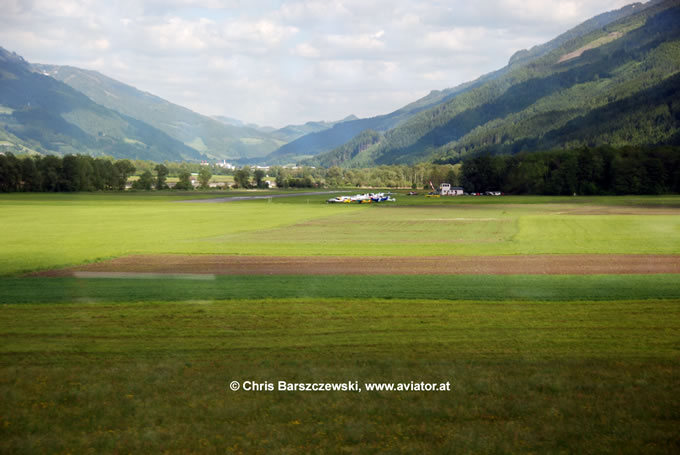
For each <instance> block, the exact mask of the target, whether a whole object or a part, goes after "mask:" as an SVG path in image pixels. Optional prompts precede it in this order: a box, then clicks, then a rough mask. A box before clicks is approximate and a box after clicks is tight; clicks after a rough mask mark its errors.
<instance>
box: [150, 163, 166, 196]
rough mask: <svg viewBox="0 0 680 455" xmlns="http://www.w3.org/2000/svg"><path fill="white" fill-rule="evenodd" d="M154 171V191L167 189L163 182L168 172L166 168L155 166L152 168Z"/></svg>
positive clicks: (160, 165)
mask: <svg viewBox="0 0 680 455" xmlns="http://www.w3.org/2000/svg"><path fill="white" fill-rule="evenodd" d="M153 169H154V171H156V189H157V190H164V189H166V188H167V187H168V185H167V184H166V183H165V180H166V179H167V177H168V173H169V172H170V171H169V170H168V168H167V167H165V166H164V165H162V164H158V165H156V167H154V168H153Z"/></svg>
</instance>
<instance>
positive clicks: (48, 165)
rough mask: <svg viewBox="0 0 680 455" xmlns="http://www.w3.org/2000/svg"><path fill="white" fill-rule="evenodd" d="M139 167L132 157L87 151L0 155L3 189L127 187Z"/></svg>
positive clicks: (5, 191)
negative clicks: (96, 155)
mask: <svg viewBox="0 0 680 455" xmlns="http://www.w3.org/2000/svg"><path fill="white" fill-rule="evenodd" d="M134 172H135V167H134V166H133V165H132V163H130V161H128V160H121V161H117V162H115V163H114V162H112V161H111V160H110V159H108V158H92V157H91V156H86V155H66V156H65V157H63V158H60V157H58V156H54V155H48V156H44V157H43V156H37V157H35V158H34V157H25V158H22V159H18V158H16V157H15V156H14V155H13V154H11V153H10V154H6V155H0V192H4V193H7V192H13V191H26V192H37V191H39V192H59V191H63V192H73V191H101V190H124V189H125V183H126V182H127V179H128V177H129V176H130V175H132V174H133V173H134Z"/></svg>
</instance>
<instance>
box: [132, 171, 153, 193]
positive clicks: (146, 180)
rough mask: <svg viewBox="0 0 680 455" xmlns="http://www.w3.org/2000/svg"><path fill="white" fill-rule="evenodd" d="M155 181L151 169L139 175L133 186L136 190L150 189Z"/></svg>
mask: <svg viewBox="0 0 680 455" xmlns="http://www.w3.org/2000/svg"><path fill="white" fill-rule="evenodd" d="M153 183H154V179H153V174H151V172H149V171H144V173H143V174H142V175H140V176H139V180H137V181H135V182H133V183H132V188H133V189H135V190H147V191H150V190H151V187H153Z"/></svg>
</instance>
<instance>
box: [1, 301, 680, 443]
mask: <svg viewBox="0 0 680 455" xmlns="http://www.w3.org/2000/svg"><path fill="white" fill-rule="evenodd" d="M679 303H680V302H679V301H677V300H675V301H654V300H650V301H644V302H636V301H621V302H581V303H573V302H553V303H540V302H533V303H527V302H513V301H504V302H493V301H491V302H485V303H480V302H465V301H461V302H450V301H421V300H417V299H412V300H400V301H384V300H382V301H381V300H371V301H365V302H362V301H352V300H350V301H347V300H344V299H340V300H323V301H317V300H314V299H311V300H274V301H272V300H267V301H262V300H248V301H197V302H181V303H167V302H144V303H128V304H121V303H116V304H113V305H111V304H107V303H98V304H84V303H81V304H68V305H57V306H50V305H47V306H46V305H3V306H2V308H1V310H0V340H2V343H0V396H2V398H3V399H2V400H0V451H1V452H4V453H42V452H48V453H68V452H70V453H125V452H135V453H142V452H143V453H167V452H170V453H262V454H265V453H338V452H346V453H372V452H383V453H413V454H416V453H417V454H420V453H459V452H461V451H462V452H468V453H518V452H524V453H529V452H539V453H559V452H566V453H602V452H611V453H635V454H637V453H671V452H674V451H677V448H678V446H679V444H680V439H679V438H678V434H677V426H678V423H679V420H680V413H678V409H680V401H679V398H678V397H680V383H678V381H677V376H678V374H679V373H680V364H679V363H678V348H679V346H680V345H679V344H678V339H679V338H678V334H679V332H680V325H679V324H678V321H679V320H680V319H679V318H678V316H679V314H678V308H679V307H678V304H679ZM234 380H236V381H239V382H244V381H255V382H258V383H264V382H269V383H273V384H276V383H277V381H280V380H285V381H288V382H338V383H341V382H347V381H358V382H359V383H361V384H362V385H363V383H365V382H381V383H382V382H386V383H396V382H405V383H408V382H410V381H416V382H420V381H425V382H437V383H443V382H450V383H451V387H452V388H451V391H449V392H401V393H399V392H372V393H369V392H367V391H363V392H361V393H356V392H316V393H313V392H280V391H272V392H245V391H243V390H241V391H238V392H232V391H231V390H230V389H229V384H230V382H231V381H234Z"/></svg>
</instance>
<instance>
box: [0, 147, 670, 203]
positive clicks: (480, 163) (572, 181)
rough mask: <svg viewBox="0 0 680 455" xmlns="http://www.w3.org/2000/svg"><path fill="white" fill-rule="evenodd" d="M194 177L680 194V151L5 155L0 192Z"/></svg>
mask: <svg viewBox="0 0 680 455" xmlns="http://www.w3.org/2000/svg"><path fill="white" fill-rule="evenodd" d="M191 173H194V174H197V175H198V181H200V182H201V185H202V187H203V188H206V189H207V188H208V181H209V180H210V178H211V176H212V175H216V174H223V175H225V174H226V175H233V177H234V183H233V184H232V188H246V189H247V188H266V187H267V185H266V181H267V180H269V181H272V182H274V181H275V182H276V186H277V187H278V188H284V189H285V188H327V187H331V188H342V187H345V188H348V187H376V188H412V189H418V188H425V189H427V188H430V182H431V183H432V185H433V186H435V187H436V186H438V185H439V184H441V183H444V182H447V183H451V184H452V185H460V186H462V187H463V188H464V189H465V191H466V192H470V193H478V192H482V193H483V192H485V191H502V192H503V193H506V194H537V195H540V194H545V195H573V194H578V195H599V194H603V195H604V194H606V195H609V194H612V195H613V194H666V193H680V147H675V146H626V147H621V148H614V147H610V146H600V147H593V148H589V147H580V148H575V149H571V150H554V151H545V152H532V153H528V152H523V153H518V154H515V155H492V154H484V155H479V156H476V157H471V158H468V159H466V160H465V161H464V162H463V163H462V165H461V164H456V165H452V164H432V163H419V164H414V165H389V166H388V165H384V166H375V167H370V168H362V169H343V168H340V167H338V166H331V167H329V168H321V167H310V166H303V167H295V168H290V167H282V166H272V167H270V168H268V169H266V170H263V169H260V168H253V169H251V168H249V167H247V166H246V167H243V168H241V169H238V170H227V169H223V168H220V167H217V166H202V165H200V164H198V163H172V162H165V163H162V164H159V163H154V162H151V161H141V160H114V159H111V158H93V157H90V156H86V155H66V156H64V157H58V156H54V155H48V156H23V157H17V156H15V155H13V154H12V153H6V154H0V192H75V191H121V190H124V189H125V187H126V184H127V183H128V181H129V180H132V179H130V177H132V176H135V175H136V176H139V178H135V179H134V182H133V186H132V188H133V189H136V190H151V189H166V188H167V185H166V184H165V179H166V177H168V176H172V177H179V180H180V182H179V184H177V185H175V188H176V189H185V190H190V189H192V186H191V184H190V180H189V178H190V175H191Z"/></svg>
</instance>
